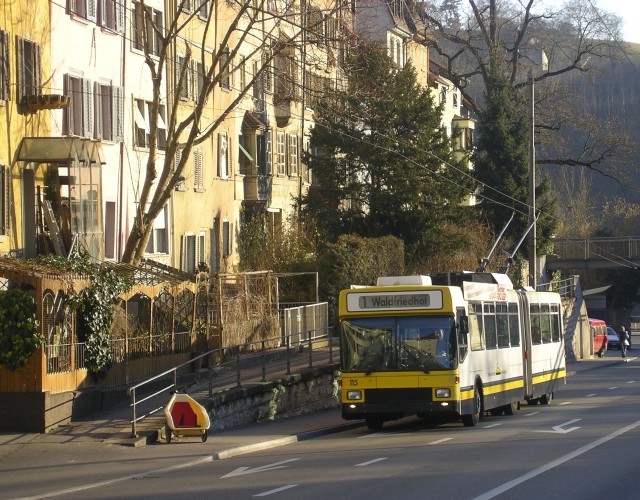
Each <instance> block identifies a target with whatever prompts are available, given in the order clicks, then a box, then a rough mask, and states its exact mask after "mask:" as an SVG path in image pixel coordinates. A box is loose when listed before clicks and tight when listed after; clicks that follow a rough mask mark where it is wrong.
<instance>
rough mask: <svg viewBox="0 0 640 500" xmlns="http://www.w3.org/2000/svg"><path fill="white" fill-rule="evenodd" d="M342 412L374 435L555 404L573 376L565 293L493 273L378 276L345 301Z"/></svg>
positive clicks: (347, 294) (349, 293)
mask: <svg viewBox="0 0 640 500" xmlns="http://www.w3.org/2000/svg"><path fill="white" fill-rule="evenodd" d="M339 321H340V337H341V339H340V340H341V375H340V386H341V389H340V391H341V406H342V416H343V418H344V419H347V420H353V419H363V420H365V421H366V424H367V426H368V427H369V429H372V430H375V429H380V428H382V426H383V423H384V422H385V421H387V420H394V419H398V418H401V417H403V416H406V415H418V416H420V417H423V418H433V419H434V420H436V419H437V420H440V419H460V418H461V419H462V422H463V424H464V425H465V426H474V425H476V424H477V423H478V421H479V419H481V418H482V417H483V414H484V412H490V413H491V414H493V415H499V414H502V413H505V414H507V415H512V414H513V413H514V411H515V410H516V409H517V408H518V405H519V404H520V402H522V401H527V402H528V403H529V404H538V403H541V404H547V403H548V402H549V401H550V400H551V398H552V395H553V392H554V390H555V389H556V387H557V386H558V384H560V383H561V382H564V380H565V377H566V365H565V351H564V343H563V328H562V304H561V299H560V296H559V295H558V294H557V293H553V292H536V291H532V290H526V289H523V290H519V289H514V287H513V285H512V283H511V281H510V280H509V278H508V277H507V276H506V275H504V274H495V273H471V272H461V273H446V274H442V275H437V276H432V277H430V276H392V277H383V278H378V283H377V286H371V287H353V288H351V289H349V290H343V291H342V292H341V293H340V298H339Z"/></svg>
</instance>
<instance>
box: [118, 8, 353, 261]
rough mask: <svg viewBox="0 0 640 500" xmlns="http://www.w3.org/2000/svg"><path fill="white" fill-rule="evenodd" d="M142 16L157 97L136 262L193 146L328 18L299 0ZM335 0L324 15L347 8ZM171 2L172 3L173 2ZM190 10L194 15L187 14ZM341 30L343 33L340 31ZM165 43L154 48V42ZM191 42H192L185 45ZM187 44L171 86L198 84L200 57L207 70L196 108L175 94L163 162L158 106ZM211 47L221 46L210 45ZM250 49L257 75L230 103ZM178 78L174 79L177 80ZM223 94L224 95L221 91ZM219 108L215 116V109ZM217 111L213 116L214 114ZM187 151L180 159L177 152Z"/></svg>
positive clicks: (128, 252) (136, 227)
mask: <svg viewBox="0 0 640 500" xmlns="http://www.w3.org/2000/svg"><path fill="white" fill-rule="evenodd" d="M139 3H140V5H141V7H142V8H141V9H140V11H139V19H136V20H135V22H136V24H137V26H139V28H140V30H141V36H142V39H143V41H144V43H142V46H143V50H144V56H145V64H146V66H147V68H148V69H149V71H150V72H151V81H152V85H153V101H152V104H151V108H150V113H149V114H150V120H149V121H150V123H149V144H150V148H149V155H148V157H147V160H146V165H145V167H144V168H143V170H144V179H143V180H142V183H141V188H140V190H139V192H138V193H137V194H136V198H137V199H136V206H137V212H136V214H135V219H134V223H133V228H132V230H131V232H130V234H129V236H128V239H127V242H126V245H125V249H124V252H123V257H122V260H123V261H124V262H128V263H131V264H134V265H135V264H137V263H139V262H140V260H141V259H142V257H143V255H144V251H145V248H146V246H147V242H148V240H149V236H150V234H151V231H152V228H153V222H154V220H155V219H156V217H157V216H158V214H159V213H160V212H161V210H163V208H164V206H165V205H166V203H167V201H168V200H169V199H170V198H171V195H172V191H173V190H174V188H175V187H176V186H177V185H178V184H180V183H181V182H183V180H184V175H185V166H186V163H187V159H188V157H189V154H190V152H191V150H192V148H193V147H194V146H196V145H198V144H201V143H203V142H204V141H207V140H208V139H210V138H211V136H212V134H214V132H215V131H216V130H218V128H219V127H220V126H221V124H223V123H224V122H225V120H226V119H227V118H228V117H229V115H230V114H231V113H232V112H234V111H235V110H237V109H238V107H239V106H240V105H241V103H242V101H243V99H244V98H245V96H246V95H247V94H248V93H250V92H253V89H254V87H255V86H258V85H261V82H262V81H263V78H264V77H265V75H266V74H267V72H269V71H271V69H270V68H272V66H273V61H275V60H276V58H277V57H278V55H279V54H283V53H285V52H287V51H291V50H292V48H294V47H301V46H302V45H303V44H304V43H305V42H306V38H305V37H306V35H307V34H308V32H309V30H312V31H313V30H314V28H315V29H316V30H317V29H318V26H314V23H318V24H320V23H322V22H324V19H325V17H324V16H322V15H321V16H320V17H309V16H305V15H303V14H304V13H301V12H300V5H299V4H297V3H295V2H287V1H271V0H235V1H233V0H232V1H227V2H218V3H212V2H210V1H209V0H177V1H176V5H174V6H171V7H168V8H167V20H166V26H164V27H163V26H161V24H160V23H159V22H158V20H157V19H156V18H155V17H154V11H153V9H151V8H148V6H147V5H145V0H141V1H140V2H139ZM328 3H330V4H331V5H329V6H328V7H326V8H325V9H324V10H323V11H322V12H321V14H324V15H325V16H326V15H328V14H330V13H336V12H340V11H341V2H340V1H339V0H337V1H336V2H333V1H332V0H329V2H328ZM170 4H171V2H170V3H169V4H168V5H170ZM183 11H184V12H187V13H189V14H184V13H183ZM196 16H198V17H200V19H201V20H204V21H205V23H204V28H203V29H201V30H200V32H199V35H198V39H194V35H193V33H194V30H193V29H192V27H191V22H192V21H193V20H194V19H195V17H196ZM334 36H338V35H337V34H336V35H334ZM154 40H155V41H157V42H156V43H157V45H158V47H157V48H156V49H155V50H153V51H152V50H151V47H154V45H153V42H152V41H154ZM185 41H186V42H187V43H185ZM178 44H181V45H182V46H183V48H184V51H185V56H184V58H183V59H182V61H181V65H180V66H179V71H178V72H174V73H177V75H176V77H175V80H174V81H173V85H172V88H171V89H170V92H171V93H172V94H173V95H174V96H179V95H181V93H182V92H183V90H184V88H185V86H187V85H190V81H189V79H190V78H193V75H191V74H190V72H189V67H190V63H191V62H192V61H195V62H199V63H200V64H199V65H197V67H199V68H201V73H199V74H198V75H197V78H198V79H199V82H198V83H199V85H198V88H199V93H198V95H196V96H195V98H194V100H193V103H192V106H191V107H190V109H188V111H187V112H185V109H184V104H181V102H180V99H178V98H173V99H172V100H171V101H170V108H169V109H168V113H167V114H168V121H167V123H166V145H165V150H164V153H165V154H164V160H163V161H161V162H158V161H157V150H156V138H157V136H158V133H159V125H160V124H159V121H158V109H159V107H160V106H161V101H162V89H163V86H165V85H167V81H166V80H167V79H166V74H167V71H169V72H171V71H173V69H174V68H175V64H176V46H177V45H178ZM205 47H215V48H214V49H211V50H207V49H206V48H205ZM241 50H242V55H243V57H245V58H246V59H247V60H252V61H255V62H256V64H255V66H254V67H255V71H252V72H251V73H250V78H247V79H246V80H243V79H240V78H237V79H236V81H241V80H242V81H243V84H242V86H241V87H235V88H234V89H233V92H234V94H233V97H232V98H231V99H229V100H228V101H224V102H223V104H222V107H220V108H218V107H217V106H220V102H222V101H219V100H218V99H217V98H218V95H217V89H218V88H219V87H220V85H221V82H224V80H225V79H226V78H229V75H230V74H232V73H234V72H239V71H240V70H241V68H240V66H239V65H235V64H234V60H236V59H237V56H238V55H239V54H240V52H241ZM170 83H171V82H170ZM218 94H219V93H218ZM212 109H214V110H215V113H214V116H213V118H211V110H212ZM207 113H209V114H207ZM179 149H180V150H181V154H180V155H179V158H180V160H179V161H176V151H178V150H179Z"/></svg>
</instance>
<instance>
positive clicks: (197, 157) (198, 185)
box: [193, 147, 204, 191]
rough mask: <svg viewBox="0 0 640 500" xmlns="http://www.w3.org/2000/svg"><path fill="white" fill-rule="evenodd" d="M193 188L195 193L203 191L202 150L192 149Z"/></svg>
mask: <svg viewBox="0 0 640 500" xmlns="http://www.w3.org/2000/svg"><path fill="white" fill-rule="evenodd" d="M193 188H194V189H195V190H196V191H204V189H203V178H202V149H201V148H199V147H198V148H194V149H193Z"/></svg>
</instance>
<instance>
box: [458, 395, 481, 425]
mask: <svg viewBox="0 0 640 500" xmlns="http://www.w3.org/2000/svg"><path fill="white" fill-rule="evenodd" d="M481 414H482V395H481V394H480V390H479V389H478V386H476V387H475V389H474V390H473V413H470V414H468V415H462V423H463V424H464V426H465V427H474V426H476V425H478V422H479V421H480V415H481Z"/></svg>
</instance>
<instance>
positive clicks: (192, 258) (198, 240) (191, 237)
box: [181, 231, 207, 273]
mask: <svg viewBox="0 0 640 500" xmlns="http://www.w3.org/2000/svg"><path fill="white" fill-rule="evenodd" d="M206 236H207V232H206V231H200V232H199V233H198V234H195V233H192V232H188V233H185V234H184V235H183V236H182V263H181V266H182V270H183V271H185V272H187V273H195V272H196V269H197V268H198V265H199V264H200V263H205V264H206V262H207V246H206Z"/></svg>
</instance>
